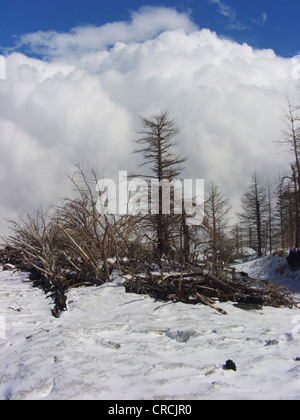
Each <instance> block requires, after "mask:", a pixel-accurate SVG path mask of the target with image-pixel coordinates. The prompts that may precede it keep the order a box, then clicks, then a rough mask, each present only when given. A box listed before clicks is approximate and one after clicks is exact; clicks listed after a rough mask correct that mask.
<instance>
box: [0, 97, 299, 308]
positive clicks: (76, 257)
mask: <svg viewBox="0 0 300 420" xmlns="http://www.w3.org/2000/svg"><path fill="white" fill-rule="evenodd" d="M298 112H299V107H293V106H292V105H290V104H288V110H287V112H286V114H285V115H284V120H285V123H286V131H285V132H284V136H283V143H285V144H286V146H287V147H289V148H290V150H291V152H292V153H291V164H290V171H289V172H288V173H287V174H285V175H284V176H281V177H279V178H278V182H277V184H276V185H268V184H266V182H265V181H264V180H262V179H261V177H260V176H259V174H257V173H256V172H255V173H253V175H252V178H251V179H250V180H249V187H248V189H247V190H246V191H244V192H243V193H242V195H241V211H240V213H239V214H238V215H237V217H236V222H235V223H234V224H232V215H231V208H230V202H229V200H228V199H227V198H226V197H224V195H223V193H222V192H221V191H220V189H219V187H218V186H217V185H216V184H215V183H211V184H210V185H207V186H206V194H205V204H204V219H203V223H202V224H201V225H200V226H189V225H188V223H187V222H186V214H185V212H184V211H182V213H181V214H175V212H174V211H170V214H164V212H163V211H162V189H161V188H160V189H159V194H158V211H157V212H156V214H150V213H149V214H140V215H134V216H133V215H130V214H125V215H124V214H123V215H115V214H108V213H107V212H102V213H101V212H99V208H97V203H98V199H99V194H101V192H99V191H98V190H97V188H96V185H97V182H98V174H97V173H96V171H95V170H93V169H91V170H89V171H86V170H85V169H84V168H82V167H79V166H78V168H77V170H76V172H75V173H74V174H73V176H72V177H70V180H71V182H72V185H73V187H74V189H75V191H76V194H75V198H65V199H64V200H63V202H62V204H61V205H58V206H53V207H51V208H49V209H47V210H43V209H40V210H38V211H36V212H35V214H30V215H28V216H27V218H26V219H22V220H20V221H10V227H11V234H10V236H8V237H6V238H3V247H2V251H1V253H0V254H1V255H0V258H1V260H2V263H5V262H6V263H12V264H14V265H16V266H18V267H19V268H23V269H27V270H28V271H30V279H31V280H32V281H33V282H34V283H36V284H42V286H43V288H44V290H45V291H47V292H49V293H51V291H53V297H54V302H55V307H54V309H53V313H54V314H57V313H59V312H60V311H61V310H64V309H65V308H66V297H65V291H66V290H67V289H69V288H70V287H76V286H79V285H100V284H102V283H103V282H105V281H108V280H109V279H110V278H111V273H112V271H113V270H116V271H117V272H118V274H119V275H121V276H123V277H125V278H127V280H128V279H129V280H130V281H131V286H130V285H129V283H127V285H128V290H129V291H130V290H131V291H135V292H140V293H143V292H144V293H148V294H150V295H151V293H152V295H153V296H156V297H157V298H161V297H162V296H167V298H168V299H172V300H175V301H176V299H177V300H181V301H190V302H191V303H192V302H193V303H195V302H201V303H204V304H206V305H208V306H212V307H214V308H215V309H218V308H217V307H216V306H215V304H214V302H215V299H218V300H222V299H223V300H226V299H227V298H228V300H232V299H233V300H234V299H235V301H236V302H238V303H243V304H248V303H250V304H255V305H260V304H265V303H266V302H269V303H270V304H272V303H273V304H274V306H276V305H279V304H280V302H281V303H283V304H287V305H288V306H290V305H292V304H293V301H292V300H291V297H290V296H289V294H288V293H286V291H283V290H282V289H280V288H278V287H277V286H275V285H274V287H271V286H270V285H268V286H267V287H263V288H262V289H260V288H258V287H254V288H253V287H252V286H253V279H248V283H247V284H246V282H245V279H238V278H236V277H234V278H232V277H231V279H230V280H231V281H232V280H234V281H235V286H233V285H232V284H231V285H230V284H229V283H228V281H227V280H226V276H223V274H222V275H221V274H220V272H221V271H222V269H220V268H219V267H221V266H222V265H224V264H226V265H229V264H231V263H233V262H234V261H236V260H238V259H241V258H247V255H249V250H251V252H252V253H255V254H256V255H257V256H262V255H266V254H268V253H271V252H272V251H274V250H276V249H278V248H282V249H288V248H298V247H299V240H300V162H299V159H300V156H299V151H300V149H299V147H300V117H299V115H298ZM137 133H138V135H139V138H138V140H137V141H136V144H137V149H136V150H135V153H138V154H139V156H140V158H141V165H140V167H139V170H138V176H139V177H144V179H147V177H148V178H150V177H151V178H152V179H153V178H155V179H157V180H158V182H160V181H161V180H163V179H166V180H168V181H172V180H174V179H175V178H180V175H181V173H182V170H183V166H182V165H183V164H184V162H185V160H186V159H185V158H182V157H180V156H178V155H177V154H176V153H175V146H176V143H175V137H176V135H177V134H178V133H179V130H178V128H177V127H176V125H175V123H174V122H173V121H172V120H171V119H170V116H169V114H168V112H161V113H160V114H158V115H153V116H151V117H149V118H143V119H142V120H141V129H140V130H138V131H137ZM144 168H145V169H146V172H145V173H143V172H139V171H143V170H144ZM173 194H174V191H173ZM170 201H171V210H172V208H173V210H174V202H173V207H172V192H171V200H170ZM150 204H151V203H150ZM252 257H253V254H252ZM0 262H1V261H0ZM208 264H211V265H210V267H215V270H210V271H205V270H204V267H207V265H208ZM154 272H156V273H159V274H158V275H157V274H156V275H154V274H153V273H154ZM200 272H201V273H202V274H200ZM141 273H144V274H142V277H141ZM166 273H170V274H169V275H166ZM172 273H173V276H172V275H171V274H172ZM195 273H196V274H197V273H198V275H196V274H195ZM203 273H205V274H203ZM126 276H127V277H126ZM190 278H193V279H194V283H193V287H194V289H193V290H191V283H187V281H188V279H190ZM145 279H148V283H147V284H148V286H147V285H145ZM129 280H128V281H129ZM167 280H168V281H167ZM134 282H135V283H134ZM251 282H252V283H251ZM149 284H152V287H150V289H151V290H150V292H149V290H148V289H149ZM187 285H188V287H187ZM147 287H148V289H147ZM170 287H171V289H169V288H170ZM195 287H196V289H195ZM268 287H269V289H268ZM276 287H277V288H276ZM147 290H148V292H147ZM155 290H156V292H155ZM166 290H168V293H167V292H166ZM259 290H260V292H259ZM175 291H177V292H176V293H177V297H175V295H174V293H175ZM155 293H156V295H155ZM176 293H175V294H176ZM270 296H271V297H270ZM220 311H221V310H220Z"/></svg>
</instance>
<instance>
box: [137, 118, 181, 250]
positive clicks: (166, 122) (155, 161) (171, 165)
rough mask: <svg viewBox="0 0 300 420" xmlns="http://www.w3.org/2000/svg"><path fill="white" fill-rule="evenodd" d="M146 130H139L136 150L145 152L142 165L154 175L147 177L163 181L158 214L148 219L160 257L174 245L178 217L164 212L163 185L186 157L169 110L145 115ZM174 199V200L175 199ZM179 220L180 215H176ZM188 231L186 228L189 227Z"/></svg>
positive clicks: (147, 176)
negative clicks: (178, 146) (178, 148)
mask: <svg viewBox="0 0 300 420" xmlns="http://www.w3.org/2000/svg"><path fill="white" fill-rule="evenodd" d="M141 122H142V129H141V130H138V131H137V133H138V134H139V136H140V137H139V139H138V140H137V141H136V143H137V144H138V145H139V148H137V149H136V150H135V153H141V154H142V156H143V162H142V164H141V165H140V167H143V166H145V165H148V166H149V167H150V175H146V174H143V175H142V176H143V178H145V179H147V178H151V179H156V180H157V182H158V184H159V196H158V205H157V207H158V211H157V214H155V215H151V217H150V218H147V221H150V223H151V225H152V229H153V228H154V232H155V234H156V252H157V254H158V257H159V258H161V257H162V255H165V256H168V255H170V251H171V247H170V244H171V242H172V241H174V240H175V238H174V232H175V231H174V230H173V232H172V229H171V226H172V224H173V227H174V223H173V222H174V218H172V215H170V214H164V211H163V188H162V182H163V181H168V182H171V181H173V180H174V179H175V178H176V177H178V176H179V175H180V173H181V171H182V167H181V164H182V163H183V162H184V161H185V160H186V159H185V158H181V157H180V156H178V155H177V154H176V153H175V152H174V147H175V146H176V143H175V141H174V140H173V139H174V137H175V136H176V135H177V134H178V133H179V129H178V128H177V127H176V126H175V124H174V122H173V121H172V120H171V119H170V117H169V114H168V112H161V113H160V114H157V115H153V116H151V117H150V118H142V120H141ZM171 201H172V200H171ZM175 220H176V221H177V222H178V217H177V218H175ZM185 233H186V230H185Z"/></svg>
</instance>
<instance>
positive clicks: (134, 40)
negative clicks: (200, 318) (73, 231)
mask: <svg viewBox="0 0 300 420" xmlns="http://www.w3.org/2000/svg"><path fill="white" fill-rule="evenodd" d="M22 42H23V43H26V44H27V45H30V46H31V48H32V49H36V48H38V49H39V51H43V52H44V54H45V55H46V58H47V60H46V59H44V60H38V59H32V58H29V57H26V56H25V55H22V54H19V53H13V54H11V55H9V56H8V57H7V58H6V79H5V80H0V185H1V206H0V212H1V213H0V215H1V216H2V217H7V216H11V215H14V216H15V215H16V214H23V213H24V212H26V211H30V210H31V209H32V208H36V207H38V206H39V205H40V204H49V203H53V202H56V201H57V199H58V198H59V197H60V196H61V195H64V194H66V193H67V191H68V184H67V178H66V173H68V174H71V173H72V172H73V170H74V165H75V164H76V163H79V162H81V163H84V164H85V166H86V167H91V166H94V167H95V168H96V169H97V170H98V171H99V173H100V174H101V173H102V171H103V174H104V175H105V176H106V177H108V176H109V177H117V176H118V171H119V170H128V171H130V170H132V169H134V168H135V167H136V166H137V163H138V159H139V157H138V156H137V155H132V154H131V152H132V150H133V148H134V144H133V140H134V139H135V138H137V135H136V133H135V129H136V128H138V127H139V116H140V115H147V116H148V115H151V114H153V113H155V112H160V110H161V109H163V110H164V109H168V110H169V111H170V115H171V117H172V118H173V120H174V121H175V123H176V125H177V126H178V127H179V128H180V130H181V133H180V135H179V136H178V138H177V140H178V143H179V144H178V151H179V153H180V154H181V155H184V156H187V157H188V161H187V163H186V170H185V172H184V175H185V177H189V178H194V179H195V178H205V180H206V181H207V182H209V181H212V180H214V181H216V182H217V183H218V184H219V185H220V187H221V189H222V190H223V191H224V192H225V193H226V194H227V195H228V196H229V197H230V199H231V202H232V204H233V205H235V204H236V203H238V200H239V197H240V194H241V192H242V190H243V189H244V188H245V187H247V184H248V181H249V177H250V174H251V173H253V171H255V170H257V171H258V172H260V173H261V174H262V175H264V176H265V177H266V178H268V179H274V178H276V177H277V175H278V172H279V170H284V168H285V167H286V165H287V163H288V157H287V156H285V155H283V154H282V153H278V147H279V146H278V145H277V144H276V143H274V142H275V141H277V140H280V138H281V130H282V121H281V119H280V115H281V110H282V108H284V106H285V103H286V94H287V93H288V94H290V95H293V94H294V91H295V90H296V87H295V85H296V82H297V81H296V80H295V77H294V74H295V72H293V68H294V67H295V62H293V60H292V59H291V60H288V59H283V58H280V57H277V56H276V55H275V54H274V52H273V51H270V50H254V49H252V48H251V47H250V46H248V45H239V44H236V43H234V42H232V41H230V40H224V39H220V38H218V37H217V36H216V34H214V33H212V32H211V31H209V30H207V29H202V30H199V29H198V28H196V27H195V25H194V24H193V22H191V21H190V19H189V17H188V16H187V15H185V14H179V13H177V12H176V11H174V10H172V9H165V8H161V9H159V8H152V9H151V8H143V9H141V11H139V12H136V13H134V14H133V15H132V21H131V22H129V23H128V22H116V23H111V24H107V25H104V26H102V27H80V28H75V29H74V30H72V31H71V32H70V33H68V34H60V33H56V32H50V33H41V32H38V33H35V34H30V35H27V36H26V37H25V36H24V37H23V39H22ZM1 229H2V230H3V229H4V224H3V223H2V224H1V222H0V234H1Z"/></svg>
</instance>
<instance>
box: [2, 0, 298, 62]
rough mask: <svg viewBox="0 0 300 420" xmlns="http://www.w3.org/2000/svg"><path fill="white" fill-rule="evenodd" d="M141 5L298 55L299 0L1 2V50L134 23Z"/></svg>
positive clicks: (253, 43)
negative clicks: (22, 41) (53, 34)
mask: <svg viewBox="0 0 300 420" xmlns="http://www.w3.org/2000/svg"><path fill="white" fill-rule="evenodd" d="M143 5H151V6H165V7H174V8H176V9H177V10H178V11H180V12H186V11H189V12H190V18H191V19H192V20H193V22H194V23H195V24H196V25H198V27H199V28H200V29H202V28H208V29H210V30H212V31H215V32H216V33H217V34H218V35H220V36H224V37H229V38H230V39H233V40H235V41H237V42H239V43H243V42H246V43H248V44H249V45H251V46H253V47H255V48H271V49H273V50H274V51H275V53H276V54H277V55H280V56H283V57H292V56H294V55H296V54H297V53H299V51H300V45H299V44H300V25H299V17H300V1H299V0H251V1H249V0H164V1H156V2H151V1H147V0H145V1H138V0H126V1H124V0H110V1H107V0H0V13H1V15H0V46H1V47H2V48H7V47H13V46H14V45H15V42H16V40H17V39H18V37H20V36H21V35H23V34H26V33H33V32H37V31H48V30H55V31H58V32H68V31H69V30H70V29H71V28H73V27H75V26H78V25H96V26H100V25H103V24H105V23H108V22H116V21H126V20H130V12H131V11H136V10H138V9H139V8H140V7H141V6H143Z"/></svg>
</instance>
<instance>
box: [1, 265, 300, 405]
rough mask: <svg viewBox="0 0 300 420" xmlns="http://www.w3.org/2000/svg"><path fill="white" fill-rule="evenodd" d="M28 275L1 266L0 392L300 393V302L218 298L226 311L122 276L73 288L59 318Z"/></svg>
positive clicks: (67, 395) (42, 395)
mask: <svg viewBox="0 0 300 420" xmlns="http://www.w3.org/2000/svg"><path fill="white" fill-rule="evenodd" d="M26 279H27V276H26V274H24V273H13V272H11V271H10V272H9V271H2V272H0V399H17V400H21V399H51V400H63V399H67V400H71V399H102V400H104V399H106V400H107V399H121V400H122V399H138V400H141V399H300V360H299V358H300V311H299V310H297V309H293V310H291V309H287V308H282V309H275V308H270V307H267V308H264V309H263V310H261V311H259V310H254V311H245V310H242V309H239V308H236V307H234V306H233V304H232V303H218V306H220V307H221V308H223V309H224V310H225V311H226V312H227V313H228V314H227V315H221V314H219V313H218V312H216V311H214V310H213V309H211V308H209V307H207V306H204V305H201V304H198V305H185V304H183V303H171V302H168V303H165V302H159V301H154V300H153V299H152V298H150V297H149V296H141V295H136V294H126V293H125V289H124V287H123V286H122V285H121V282H120V280H119V279H118V278H116V279H115V280H114V281H113V282H111V283H106V284H104V285H103V286H101V287H89V288H84V287H82V288H77V289H71V290H69V292H68V311H66V312H64V313H63V314H62V315H61V317H60V318H58V319H57V318H54V317H53V316H52V315H51V312H50V309H51V308H52V307H53V302H52V301H51V298H47V299H46V295H45V294H44V292H43V291H42V290H40V289H37V288H32V287H31V283H29V282H26V281H25V280H26ZM297 297H299V295H297ZM299 300H300V299H299ZM228 359H231V360H233V361H234V363H235V364H236V367H237V370H236V372H235V371H233V370H224V369H223V365H224V364H225V363H226V360H228ZM297 359H298V360H297Z"/></svg>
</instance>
